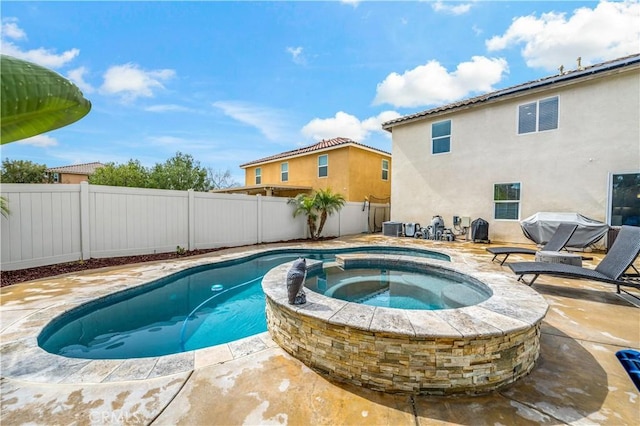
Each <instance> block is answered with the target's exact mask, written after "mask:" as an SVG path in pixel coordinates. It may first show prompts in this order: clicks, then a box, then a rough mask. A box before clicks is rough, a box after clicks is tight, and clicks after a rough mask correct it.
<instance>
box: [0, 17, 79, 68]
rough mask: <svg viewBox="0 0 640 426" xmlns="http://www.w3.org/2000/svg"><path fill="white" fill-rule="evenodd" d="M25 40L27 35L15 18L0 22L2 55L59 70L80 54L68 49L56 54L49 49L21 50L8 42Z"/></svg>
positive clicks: (76, 50)
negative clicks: (0, 28)
mask: <svg viewBox="0 0 640 426" xmlns="http://www.w3.org/2000/svg"><path fill="white" fill-rule="evenodd" d="M10 39H11V40H26V39H27V34H26V33H25V32H24V30H23V29H22V28H20V27H19V26H18V20H17V19H16V18H5V19H3V20H2V32H1V33H0V48H1V51H2V54H4V55H9V56H13V57H16V58H20V59H24V60H25V61H29V62H33V63H36V64H38V65H42V66H43V67H47V68H54V69H55V68H60V67H62V66H64V65H65V64H67V63H68V62H70V61H72V60H73V59H74V58H75V57H76V56H78V55H79V54H80V50H79V49H75V48H74V49H69V50H67V51H65V52H63V53H60V54H57V53H55V52H54V51H52V50H51V49H45V48H44V47H40V48H38V49H31V50H22V49H21V48H20V47H18V46H16V45H15V44H14V43H13V42H12V41H9V40H10Z"/></svg>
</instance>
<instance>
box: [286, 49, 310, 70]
mask: <svg viewBox="0 0 640 426" xmlns="http://www.w3.org/2000/svg"><path fill="white" fill-rule="evenodd" d="M302 50H303V49H302V47H300V46H298V47H287V52H288V53H290V54H291V59H292V60H293V62H294V63H296V64H298V65H305V64H306V63H307V59H306V58H305V57H304V55H303V54H302Z"/></svg>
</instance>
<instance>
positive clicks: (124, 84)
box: [100, 63, 176, 102]
mask: <svg viewBox="0 0 640 426" xmlns="http://www.w3.org/2000/svg"><path fill="white" fill-rule="evenodd" d="M175 75H176V73H175V71H174V70H171V69H163V70H152V71H146V70H142V69H140V68H139V67H138V65H135V64H131V63H129V64H124V65H115V66H112V67H110V68H109V69H108V70H107V71H106V72H105V74H104V83H103V84H102V87H101V88H100V90H101V92H102V93H105V94H108V95H119V96H120V97H121V98H122V100H123V101H127V102H128V101H134V100H135V99H137V98H138V97H153V96H154V91H155V90H156V89H164V85H163V84H162V82H163V81H166V80H170V79H171V78H173V77H175Z"/></svg>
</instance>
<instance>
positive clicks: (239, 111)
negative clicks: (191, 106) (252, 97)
mask: <svg viewBox="0 0 640 426" xmlns="http://www.w3.org/2000/svg"><path fill="white" fill-rule="evenodd" d="M213 106H214V107H216V108H218V109H220V110H222V112H223V113H224V114H225V115H227V116H229V117H231V118H233V119H234V120H237V121H239V122H241V123H244V124H248V125H249V126H252V127H255V128H256V129H258V130H259V131H260V133H262V134H263V135H264V136H265V137H266V138H267V139H269V140H271V141H277V142H284V140H285V139H287V133H288V132H287V131H286V125H285V123H286V121H287V120H286V117H285V116H284V114H283V113H281V112H280V111H278V110H275V109H272V108H266V107H263V106H259V105H253V104H250V103H246V102H238V101H219V102H214V103H213Z"/></svg>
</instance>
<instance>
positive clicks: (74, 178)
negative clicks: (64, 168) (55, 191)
mask: <svg viewBox="0 0 640 426" xmlns="http://www.w3.org/2000/svg"><path fill="white" fill-rule="evenodd" d="M88 181H89V176H87V175H74V174H69V173H60V183H80V182H88Z"/></svg>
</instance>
